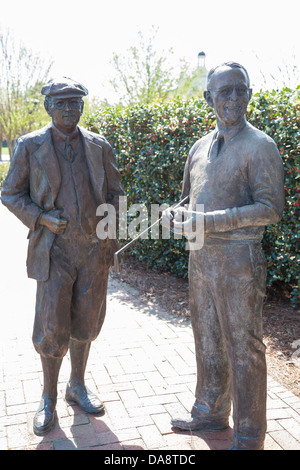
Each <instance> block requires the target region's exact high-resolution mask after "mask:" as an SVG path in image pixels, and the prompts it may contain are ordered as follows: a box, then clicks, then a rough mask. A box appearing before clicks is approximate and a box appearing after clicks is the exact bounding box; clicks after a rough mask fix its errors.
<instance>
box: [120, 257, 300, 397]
mask: <svg viewBox="0 0 300 470" xmlns="http://www.w3.org/2000/svg"><path fill="white" fill-rule="evenodd" d="M111 275H112V276H116V275H115V274H114V272H113V270H112V271H111ZM118 277H119V278H121V279H122V280H123V281H124V282H126V283H127V284H128V285H129V286H131V287H133V288H135V289H136V290H138V291H139V292H140V294H141V300H147V301H149V300H150V301H151V302H153V303H156V304H157V305H160V306H161V307H162V308H164V309H165V310H166V311H168V312H169V313H174V314H177V315H182V316H185V317H189V316H190V312H189V300H188V281H187V280H186V279H179V278H177V277H175V276H173V275H172V274H169V273H161V272H156V271H153V270H152V269H151V268H149V267H148V266H147V265H146V264H145V263H143V262H140V261H138V260H136V259H135V258H134V257H133V256H131V255H130V254H125V255H123V257H122V261H121V275H120V276H118ZM263 321H264V342H265V345H266V347H267V350H266V357H267V365H268V373H269V375H270V376H271V377H273V378H274V379H275V380H276V381H277V382H279V383H281V384H282V385H283V386H285V387H286V388H287V389H288V390H290V391H292V392H293V393H294V394H296V395H297V396H300V353H299V354H297V353H296V351H297V350H299V351H300V314H299V309H297V308H296V309H293V308H292V306H291V304H290V302H289V298H288V293H287V292H286V291H282V290H281V291H280V290H279V291H278V289H277V290H274V289H273V290H272V291H270V292H268V295H267V297H266V301H265V305H264V311H263ZM297 340H299V344H298V346H296V347H295V342H296V341H297ZM293 354H294V356H293ZM295 355H298V359H297V358H295Z"/></svg>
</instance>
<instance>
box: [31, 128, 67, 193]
mask: <svg viewBox="0 0 300 470" xmlns="http://www.w3.org/2000/svg"><path fill="white" fill-rule="evenodd" d="M50 129H51V125H49V126H47V127H46V128H45V133H44V134H42V135H40V136H38V138H37V140H36V143H38V144H39V147H38V149H37V150H36V151H35V152H34V156H35V157H36V159H37V160H38V161H39V163H40V165H41V167H42V168H43V170H44V172H45V174H46V175H47V178H48V182H49V186H50V188H51V192H52V195H53V202H54V201H55V199H56V197H57V194H58V191H59V188H60V185H61V174H60V168H59V164H58V161H57V157H56V154H55V150H54V147H53V143H52V138H51V130H50Z"/></svg>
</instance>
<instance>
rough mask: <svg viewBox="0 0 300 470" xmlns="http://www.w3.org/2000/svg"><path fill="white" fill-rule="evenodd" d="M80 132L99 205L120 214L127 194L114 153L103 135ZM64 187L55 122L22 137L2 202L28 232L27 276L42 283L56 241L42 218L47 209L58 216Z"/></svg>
mask: <svg viewBox="0 0 300 470" xmlns="http://www.w3.org/2000/svg"><path fill="white" fill-rule="evenodd" d="M79 131H80V133H81V135H82V137H83V142H84V148H85V155H86V159H87V164H88V168H89V173H90V180H91V184H92V187H93V190H94V194H95V197H96V202H97V205H100V204H104V203H107V204H112V205H114V207H115V209H116V213H117V214H118V207H119V196H122V195H123V194H124V192H123V189H122V185H121V178H120V173H119V171H118V168H117V165H116V160H115V156H114V153H113V150H112V148H111V146H110V145H109V143H108V142H107V141H106V140H105V139H104V138H103V137H101V136H100V135H98V134H94V133H92V132H89V131H87V130H86V129H84V128H81V127H79ZM60 185H61V175H60V168H59V163H58V160H57V156H56V153H55V150H54V147H53V143H52V137H51V124H49V125H48V126H46V127H44V128H42V129H40V130H38V131H35V132H32V133H30V134H27V135H24V136H22V137H20V138H19V139H18V141H17V145H16V148H15V151H14V155H13V158H12V161H11V165H10V169H9V172H8V174H7V177H6V180H5V182H4V184H3V188H2V193H1V200H2V203H3V204H4V205H5V206H6V207H7V208H8V209H9V210H10V211H11V212H13V213H14V214H15V215H16V216H17V217H18V218H19V219H20V220H21V221H22V222H23V224H25V225H26V226H27V227H28V228H29V229H30V230H29V234H28V238H29V244H28V253H27V273H28V277H30V278H33V279H36V280H38V281H45V280H47V279H48V277H49V267H50V249H51V247H52V243H53V241H54V238H55V234H54V233H52V232H51V231H50V230H49V229H47V228H46V227H44V226H41V225H39V218H40V216H41V214H42V213H43V212H44V211H47V212H48V211H54V212H55V210H56V208H55V200H56V197H57V195H58V192H59V189H60ZM95 216H96V214H95ZM117 246H118V245H117V242H116V240H110V239H107V240H106V241H104V243H103V248H104V249H109V250H114V251H116V249H117ZM105 258H107V257H105Z"/></svg>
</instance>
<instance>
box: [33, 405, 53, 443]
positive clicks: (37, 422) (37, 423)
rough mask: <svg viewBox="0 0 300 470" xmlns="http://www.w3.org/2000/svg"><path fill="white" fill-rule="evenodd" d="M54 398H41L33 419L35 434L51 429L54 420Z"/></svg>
mask: <svg viewBox="0 0 300 470" xmlns="http://www.w3.org/2000/svg"><path fill="white" fill-rule="evenodd" d="M55 407H56V400H54V399H52V398H47V397H44V398H42V400H41V402H40V405H39V408H38V410H37V412H36V414H35V416H34V419H33V432H34V433H35V434H36V435H37V436H43V435H44V434H47V433H48V432H50V431H51V429H52V428H53V426H54V422H55Z"/></svg>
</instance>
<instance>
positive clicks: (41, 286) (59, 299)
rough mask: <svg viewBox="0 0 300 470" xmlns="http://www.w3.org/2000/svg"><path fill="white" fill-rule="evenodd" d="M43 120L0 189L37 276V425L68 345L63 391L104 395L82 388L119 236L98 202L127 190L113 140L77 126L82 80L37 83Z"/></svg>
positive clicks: (44, 425)
mask: <svg viewBox="0 0 300 470" xmlns="http://www.w3.org/2000/svg"><path fill="white" fill-rule="evenodd" d="M42 94H43V95H45V108H46V110H47V112H48V114H49V116H51V118H52V122H51V124H49V125H48V126H46V127H44V128H42V129H40V130H38V131H36V132H33V133H30V134H27V135H24V136H22V137H21V138H19V139H18V141H17V145H16V148H15V151H14V155H13V158H12V161H11V165H10V169H9V172H8V175H7V178H6V180H5V182H4V185H3V190H2V195H1V199H2V203H3V204H4V205H5V206H7V207H8V209H9V210H10V211H12V212H13V213H14V214H15V215H16V216H17V217H18V218H19V219H20V220H21V221H22V222H23V223H24V224H25V225H26V226H27V227H28V228H29V230H30V231H29V246H28V258H27V272H28V276H29V277H31V278H33V279H36V280H37V293H36V313H35V322H34V331H33V343H34V346H35V349H36V350H37V352H38V353H39V354H40V355H41V361H42V366H43V373H44V388H43V393H42V399H41V403H40V407H39V409H38V411H37V413H36V415H35V418H34V432H35V433H36V434H38V435H43V434H45V433H46V432H49V431H50V430H51V429H52V427H53V425H54V419H55V418H54V416H55V407H56V400H57V381H58V374H59V370H60V366H61V362H62V359H63V357H64V356H65V354H66V353H67V351H68V349H69V351H70V359H71V368H72V370H71V376H70V380H69V382H68V385H67V390H66V399H67V400H68V401H70V402H74V403H76V404H78V405H79V406H80V407H81V408H82V409H83V410H84V411H86V412H88V413H100V412H102V411H103V410H104V406H103V403H102V402H101V401H100V400H99V399H98V397H97V396H96V395H94V394H93V393H92V392H91V391H90V390H88V389H87V387H86V386H85V382H84V373H85V369H86V364H87V360H88V355H89V350H90V346H91V341H93V340H94V339H96V337H97V336H98V334H99V332H100V330H101V327H102V324H103V321H104V318H105V312H106V291H107V279H108V273H109V268H110V266H111V264H112V261H113V254H114V252H115V251H116V249H117V245H116V241H115V240H111V239H109V238H107V239H105V240H99V239H98V238H97V236H96V225H97V222H99V218H97V217H96V209H97V207H98V205H100V204H104V203H108V204H112V205H113V206H114V207H115V208H116V213H118V199H119V196H121V195H123V190H122V186H121V180H120V174H119V171H118V169H117V166H116V161H115V157H114V153H113V150H112V148H111V146H110V145H109V143H108V142H107V141H106V140H105V139H104V138H103V137H101V136H100V135H97V134H94V133H91V132H88V131H87V130H85V129H84V128H81V127H79V126H78V125H77V124H78V122H79V119H80V116H81V114H82V111H83V96H86V95H87V90H86V88H85V87H83V86H82V85H81V84H79V83H77V82H75V81H73V80H71V79H68V78H65V77H64V78H63V79H61V80H56V81H55V80H53V81H50V82H49V83H48V84H47V85H45V86H44V87H43V88H42Z"/></svg>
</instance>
